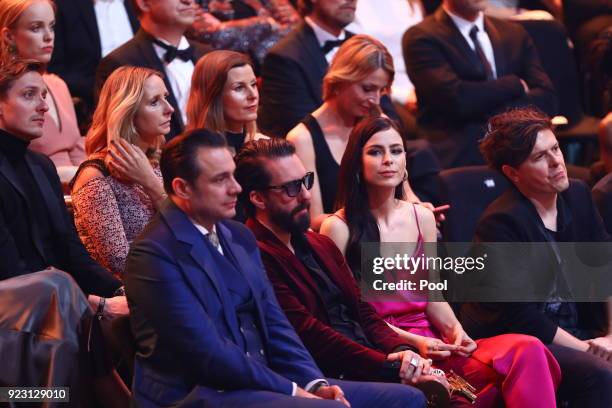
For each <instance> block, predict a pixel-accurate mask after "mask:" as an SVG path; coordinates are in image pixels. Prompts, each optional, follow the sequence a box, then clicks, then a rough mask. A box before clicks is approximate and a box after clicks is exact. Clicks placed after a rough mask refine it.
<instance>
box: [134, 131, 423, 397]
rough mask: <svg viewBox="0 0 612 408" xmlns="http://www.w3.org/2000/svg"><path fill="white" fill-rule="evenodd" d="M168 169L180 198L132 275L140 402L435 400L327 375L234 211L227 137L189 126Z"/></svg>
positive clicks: (137, 254) (157, 221)
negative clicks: (283, 305)
mask: <svg viewBox="0 0 612 408" xmlns="http://www.w3.org/2000/svg"><path fill="white" fill-rule="evenodd" d="M160 166H161V169H162V175H163V179H164V188H165V189H166V192H167V193H168V195H169V200H168V201H167V202H166V203H165V204H164V206H163V207H162V208H161V210H160V211H159V213H158V214H157V215H156V216H155V217H154V218H153V220H152V222H151V223H150V224H149V225H148V227H147V229H146V230H145V232H144V233H143V235H141V236H140V238H139V239H138V240H137V241H135V242H134V244H133V246H132V249H131V251H130V254H129V256H128V262H127V267H126V275H125V278H126V291H127V294H128V298H129V305H130V311H131V313H130V319H131V323H132V329H133V332H134V337H135V339H136V342H137V354H136V362H135V376H134V384H133V387H132V392H133V395H134V399H135V403H137V404H138V405H140V406H170V405H177V406H180V405H184V406H187V405H190V406H211V407H219V406H228V407H229V406H240V407H261V406H266V407H288V406H291V407H330V408H331V407H342V406H349V403H350V406H352V407H353V408H355V407H364V408H365V407H398V408H399V407H424V405H425V401H424V398H423V395H422V394H421V393H420V392H418V391H417V390H414V389H412V388H410V387H405V386H402V385H398V384H384V383H380V384H370V383H354V382H349V381H338V380H327V379H325V378H324V377H323V374H322V373H321V371H320V370H319V368H318V367H317V366H316V365H315V363H314V362H313V360H312V357H311V356H310V354H309V353H308V352H307V351H306V349H305V348H304V346H303V345H302V343H301V342H300V340H299V338H298V336H297V335H296V333H295V331H294V330H293V328H292V327H291V325H290V324H289V322H288V321H287V318H286V317H285V315H284V313H283V311H282V310H281V308H280V307H279V305H278V302H277V300H276V297H275V296H274V292H273V289H272V287H271V285H270V282H269V281H268V279H267V277H266V274H265V271H264V269H263V266H262V264H261V257H260V254H259V251H258V250H257V246H256V242H255V238H254V237H253V234H252V233H251V232H250V231H249V230H248V229H247V228H246V227H245V226H244V225H242V224H240V223H237V222H234V221H231V220H229V218H231V217H233V216H234V215H235V208H234V207H235V204H236V200H237V198H238V194H239V193H240V191H241V188H240V185H239V184H238V183H237V182H236V180H235V179H234V169H235V164H234V161H233V160H232V155H231V153H230V151H229V149H228V148H227V145H226V142H225V138H224V137H223V135H221V134H219V133H215V132H211V131H208V130H198V129H196V130H194V131H191V132H188V133H186V134H184V135H181V136H179V137H177V138H175V139H173V140H172V141H170V142H169V143H168V144H167V145H166V146H165V148H164V150H163V151H162V155H161V160H160ZM162 299H163V301H160V300H162ZM317 397H318V398H317Z"/></svg>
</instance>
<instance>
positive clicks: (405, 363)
mask: <svg viewBox="0 0 612 408" xmlns="http://www.w3.org/2000/svg"><path fill="white" fill-rule="evenodd" d="M387 360H388V361H396V360H401V362H402V365H401V367H400V371H399V376H400V379H401V380H402V381H404V382H412V383H413V384H414V383H416V382H417V380H418V378H419V377H420V376H421V374H429V371H430V370H431V360H428V359H425V358H422V357H421V356H419V355H418V354H417V353H415V352H413V351H410V350H406V351H400V352H398V353H391V354H389V355H388V356H387Z"/></svg>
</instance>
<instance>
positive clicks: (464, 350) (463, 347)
mask: <svg viewBox="0 0 612 408" xmlns="http://www.w3.org/2000/svg"><path fill="white" fill-rule="evenodd" d="M444 339H445V340H446V341H447V342H448V343H451V344H453V345H455V346H456V347H457V348H456V350H454V352H455V353H457V354H459V355H460V356H463V357H469V356H470V355H471V354H472V353H473V352H474V350H476V348H477V347H478V346H477V345H476V342H475V341H474V340H472V338H471V337H470V336H468V335H467V333H466V332H465V331H464V330H463V327H461V325H460V324H456V325H455V326H454V327H453V328H452V329H451V331H450V332H448V333H447V334H446V335H445V336H444Z"/></svg>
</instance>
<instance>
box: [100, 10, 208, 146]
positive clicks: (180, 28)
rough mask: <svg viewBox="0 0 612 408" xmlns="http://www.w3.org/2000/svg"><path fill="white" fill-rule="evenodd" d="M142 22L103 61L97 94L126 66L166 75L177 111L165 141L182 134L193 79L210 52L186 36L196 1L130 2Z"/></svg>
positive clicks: (167, 86) (167, 85) (191, 21)
mask: <svg viewBox="0 0 612 408" xmlns="http://www.w3.org/2000/svg"><path fill="white" fill-rule="evenodd" d="M129 1H133V2H134V6H135V7H134V8H135V11H136V14H137V16H138V19H139V21H140V30H138V32H137V33H136V35H135V36H134V38H132V39H131V40H130V41H128V42H127V43H125V44H123V45H122V46H121V47H119V48H117V49H116V50H115V51H113V52H111V53H110V54H108V55H107V56H106V57H104V58H102V60H101V61H100V64H99V66H98V70H97V71H96V84H95V88H96V92H97V93H99V91H100V89H102V85H103V84H104V81H105V80H106V78H108V77H109V75H110V74H111V73H112V72H113V71H114V70H115V69H117V68H119V67H121V66H123V65H133V66H137V67H145V68H151V69H154V70H156V71H159V72H161V73H163V74H164V83H165V85H166V89H168V92H169V95H168V102H170V104H171V105H172V108H174V113H173V114H172V126H171V129H170V132H169V133H168V134H167V135H166V139H171V138H172V137H174V136H176V135H177V134H179V133H181V132H182V131H183V128H184V126H185V122H186V120H187V112H186V106H187V99H188V98H189V88H190V86H191V75H192V74H193V70H194V66H195V64H196V62H197V61H198V59H199V58H200V57H201V56H202V55H204V53H205V52H206V51H207V48H206V47H205V46H203V45H202V44H198V43H197V42H190V41H188V40H187V39H186V38H185V36H184V35H183V34H184V33H185V31H186V30H187V29H188V28H189V27H190V26H191V24H193V21H194V19H195V12H196V7H195V3H194V1H193V0H129Z"/></svg>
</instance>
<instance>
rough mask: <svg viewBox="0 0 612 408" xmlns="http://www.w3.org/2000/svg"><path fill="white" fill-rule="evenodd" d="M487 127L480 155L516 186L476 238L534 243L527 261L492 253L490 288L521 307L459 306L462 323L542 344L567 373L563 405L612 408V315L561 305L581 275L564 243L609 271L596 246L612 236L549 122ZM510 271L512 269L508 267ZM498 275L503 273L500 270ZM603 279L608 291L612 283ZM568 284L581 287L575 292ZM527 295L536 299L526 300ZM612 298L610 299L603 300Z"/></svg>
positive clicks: (510, 120) (515, 119) (588, 306)
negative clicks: (571, 176)
mask: <svg viewBox="0 0 612 408" xmlns="http://www.w3.org/2000/svg"><path fill="white" fill-rule="evenodd" d="M488 127H489V130H488V133H487V136H486V137H485V139H484V140H483V142H482V143H481V151H482V153H483V155H484V157H485V158H486V160H487V162H488V163H489V164H490V165H491V166H492V167H493V168H495V169H497V170H498V171H500V172H502V173H503V174H504V175H505V176H506V177H507V178H508V179H509V180H510V182H511V184H512V185H513V187H511V188H510V189H509V190H508V191H506V192H505V193H504V194H503V195H502V196H501V197H500V198H498V199H497V200H496V201H494V202H493V203H492V204H491V205H490V206H489V208H488V209H487V210H486V211H485V213H484V215H483V216H482V218H481V219H480V221H479V223H478V226H477V229H476V238H475V239H476V241H477V242H480V243H499V242H502V243H511V242H515V243H528V242H529V243H536V244H533V245H531V246H529V247H527V246H521V248H520V249H519V250H520V251H521V254H523V256H512V259H508V258H510V257H511V256H509V255H508V252H509V248H510V247H509V246H503V247H501V248H500V246H493V245H492V246H489V247H488V249H490V250H492V252H491V251H488V255H489V261H488V262H494V263H495V265H496V267H493V266H491V265H489V267H488V270H489V271H491V270H493V271H495V272H498V274H497V275H495V276H496V278H497V279H496V280H495V281H492V280H491V281H489V283H488V284H487V286H488V287H491V285H494V284H496V283H497V284H498V285H501V286H502V287H501V289H502V290H503V291H504V293H501V294H498V295H496V297H495V298H496V299H498V300H501V299H500V298H499V296H505V294H508V293H509V292H511V293H509V295H510V296H520V299H522V300H525V301H526V302H524V303H517V302H514V300H516V299H517V298H514V299H510V298H507V299H505V300H513V302H506V303H466V304H464V305H463V306H462V308H461V323H462V325H463V327H464V328H465V330H466V331H467V332H468V333H470V334H471V335H472V336H473V337H476V338H482V337H489V336H494V335H499V334H503V333H522V334H529V335H532V336H536V337H538V338H539V339H540V340H541V341H542V342H543V343H544V344H546V345H547V346H548V347H549V349H550V350H551V352H552V353H553V354H554V356H555V358H556V359H557V361H558V362H559V365H560V367H561V371H562V374H563V380H562V382H561V385H560V388H559V391H560V394H561V396H562V397H563V398H564V399H569V400H571V401H572V402H573V403H574V404H575V405H572V406H579V407H610V406H612V392H611V391H610V390H611V389H612V363H611V361H612V325H610V323H609V320H610V319H611V318H612V315H610V313H611V312H612V309H610V304H609V305H608V309H610V310H609V311H608V314H609V315H608V321H605V320H606V319H605V315H604V304H603V303H576V302H569V301H562V300H563V299H572V298H573V297H572V296H567V294H568V293H576V292H575V289H576V288H577V287H576V285H575V280H572V279H571V277H572V274H574V275H575V274H576V273H581V272H577V269H575V268H576V267H577V264H576V263H574V262H573V261H572V258H571V257H568V256H567V253H566V252H568V251H563V248H564V246H563V244H561V243H563V242H574V243H589V244H588V248H590V256H591V258H592V259H595V258H599V257H601V256H602V255H604V256H605V257H606V258H607V261H608V265H609V253H608V254H607V255H606V254H605V253H602V252H601V251H600V252H597V250H595V249H593V248H596V246H595V245H593V243H594V242H609V241H610V235H608V233H607V232H606V231H605V228H604V226H603V223H602V220H601V217H600V216H599V214H598V212H597V209H596V208H595V205H594V204H593V200H592V198H591V194H590V192H589V189H588V187H587V186H586V184H584V183H583V182H580V181H577V180H571V181H570V180H568V177H567V170H566V168H565V162H564V159H563V154H562V153H561V150H560V148H559V143H558V142H557V140H556V138H555V135H554V133H553V132H552V124H551V122H550V119H549V118H548V117H546V116H545V115H544V114H542V113H541V112H538V111H536V110H533V109H529V108H523V109H515V110H511V111H508V112H506V113H502V114H499V115H497V116H495V117H493V118H491V120H490V121H489V126H488ZM537 243H542V244H537ZM497 245H499V244H497ZM576 247H577V248H580V245H577V246H576ZM496 248H498V249H497V250H496ZM502 248H503V249H502ZM582 248H585V246H584V244H583V246H582ZM607 248H609V247H607ZM523 251H526V252H525V253H523ZM580 251H581V250H579V251H578V252H580ZM502 252H503V253H502ZM595 255H596V256H595ZM504 265H509V266H511V269H510V270H509V269H508V268H507V267H506V268H503V266H504ZM499 269H503V272H501V273H499ZM487 274H488V272H487ZM485 277H486V276H485ZM544 278H548V279H547V281H548V284H547V285H546V288H547V290H546V291H545V292H543V291H542V290H541V289H542V288H544V286H543V283H544ZM549 278H554V279H549ZM580 278H581V279H580V280H581V281H583V282H584V281H591V280H593V279H595V275H591V276H581V277H580ZM604 279H605V284H607V282H609V277H605V276H604ZM500 281H501V282H503V283H500ZM551 282H554V285H552V284H551ZM568 282H574V285H571V284H570V285H569V287H568V285H567V283H568ZM605 284H604V285H601V286H605ZM608 289H609V285H608ZM603 290H604V291H606V290H607V289H606V288H603ZM524 293H532V294H534V295H533V296H532V299H526V298H524V297H523V294H524ZM538 293H546V294H550V295H549V296H544V295H541V296H538V295H537V294H538ZM611 295H612V293H604V294H603V296H602V298H603V297H608V296H611ZM551 298H552V300H550V299H551ZM535 301H538V302H539V303H536V302H535Z"/></svg>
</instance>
